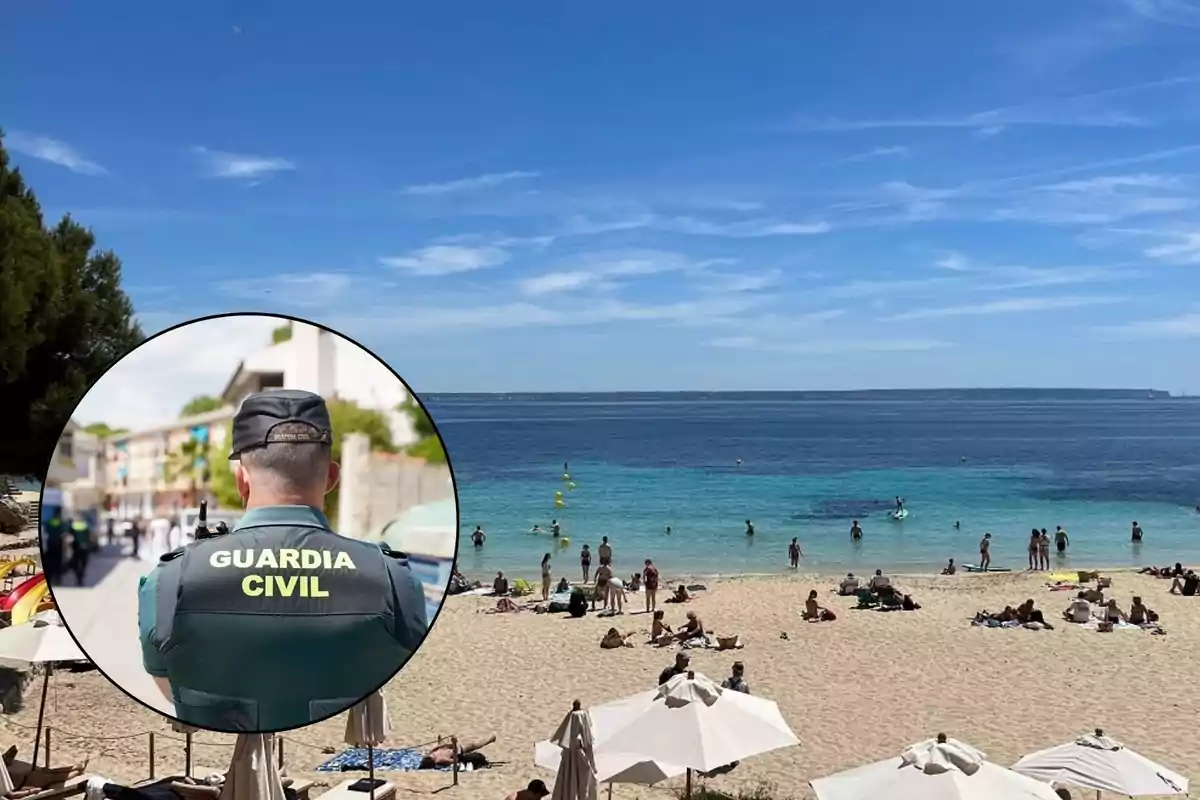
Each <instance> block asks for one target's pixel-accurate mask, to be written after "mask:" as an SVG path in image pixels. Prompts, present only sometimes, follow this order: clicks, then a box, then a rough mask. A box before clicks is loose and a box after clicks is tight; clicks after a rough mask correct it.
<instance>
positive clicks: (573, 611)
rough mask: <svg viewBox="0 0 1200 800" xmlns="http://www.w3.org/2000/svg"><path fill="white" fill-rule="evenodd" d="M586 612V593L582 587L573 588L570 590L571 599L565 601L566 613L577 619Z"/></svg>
mask: <svg viewBox="0 0 1200 800" xmlns="http://www.w3.org/2000/svg"><path fill="white" fill-rule="evenodd" d="M587 612H588V601H587V595H585V594H584V593H583V590H582V589H573V590H572V591H571V599H570V600H569V601H567V613H568V614H570V615H571V616H572V617H575V618H576V619H579V618H580V617H582V616H584V615H586V614H587Z"/></svg>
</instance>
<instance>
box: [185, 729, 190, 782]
mask: <svg viewBox="0 0 1200 800" xmlns="http://www.w3.org/2000/svg"><path fill="white" fill-rule="evenodd" d="M183 774H184V775H186V776H187V777H189V778H190V777H192V731H191V729H188V731H187V732H186V733H185V734H184V740H183Z"/></svg>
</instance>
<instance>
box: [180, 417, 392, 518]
mask: <svg viewBox="0 0 1200 800" xmlns="http://www.w3.org/2000/svg"><path fill="white" fill-rule="evenodd" d="M327 405H328V406H329V421H330V423H331V424H332V426H333V460H334V461H337V462H340V461H341V460H342V440H343V439H345V437H346V436H347V434H351V433H365V434H366V435H367V438H368V439H370V441H371V449H372V450H373V451H376V452H385V453H394V452H396V446H395V445H394V444H393V443H392V430H391V428H390V427H388V422H387V418H386V417H385V416H384V415H383V414H382V413H380V412H379V411H376V410H374V409H369V408H362V407H360V406H359V405H357V404H356V403H353V402H351V401H349V400H329V401H328V403H327ZM232 425H233V423H230V427H229V429H227V430H226V434H225V437H226V438H225V441H226V442H232V441H233V439H232ZM227 455H228V453H215V454H213V458H212V459H211V463H210V466H209V470H210V483H209V491H210V492H212V494H213V497H214V498H216V501H217V502H218V503H219V504H220V505H221V506H223V507H225V508H237V507H238V506H240V505H241V502H242V500H241V497H240V496H239V495H238V491H237V482H236V481H235V480H234V477H233V469H232V467H231V465H230V462H229V460H228V459H227V458H226V456H227ZM184 457H186V456H184ZM337 512H338V490H337V489H336V488H335V489H334V490H333V491H332V492H330V493H329V495H328V496H327V497H326V498H325V514H326V516H328V517H329V518H330V519H331V520H334V521H335V522H336V520H337Z"/></svg>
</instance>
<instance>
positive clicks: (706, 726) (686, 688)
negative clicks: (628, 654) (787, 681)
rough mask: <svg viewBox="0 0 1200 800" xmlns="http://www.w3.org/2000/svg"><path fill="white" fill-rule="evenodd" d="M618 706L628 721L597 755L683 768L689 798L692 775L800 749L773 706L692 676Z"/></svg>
mask: <svg viewBox="0 0 1200 800" xmlns="http://www.w3.org/2000/svg"><path fill="white" fill-rule="evenodd" d="M647 701H648V702H647ZM622 703H623V704H624V710H625V712H626V713H627V716H626V717H625V718H624V719H622V721H621V722H620V723H619V724H617V725H615V726H614V728H615V729H614V730H613V732H612V734H611V735H610V736H608V737H607V738H606V739H605V740H604V741H603V742H600V743H598V744H597V746H596V753H597V756H600V755H606V754H610V753H619V754H624V755H627V756H637V757H638V758H639V761H653V762H655V763H658V764H673V765H677V766H679V767H683V768H684V770H685V771H686V775H687V795H688V796H691V784H692V771H693V770H699V771H700V772H710V771H712V770H715V769H717V768H719V767H725V766H728V765H730V764H732V763H733V762H735V761H741V760H742V759H744V758H749V757H750V756H756V755H760V754H762V753H767V752H770V751H772V750H778V749H779V748H781V747H791V746H793V745H797V744H800V740H799V739H798V738H796V734H795V733H793V732H792V729H791V728H789V727H788V724H787V722H785V721H784V719H783V715H782V714H780V713H779V706H778V705H776V704H775V703H774V702H772V701H770V700H766V699H764V698H761V697H753V696H751V695H748V694H743V693H742V692H733V691H726V690H724V689H722V688H721V687H720V686H718V685H717V684H715V683H713V682H712V681H711V680H709V679H708V678H706V677H704V676H703V675H700V674H698V673H695V672H688V673H686V674H683V675H676V676H675V677H673V678H671V680H669V681H667V683H665V684H663V685H662V686H660V687H658V689H655V690H653V691H652V692H644V693H642V694H640V695H635V696H634V697H632V698H629V699H628V700H625V701H622ZM634 708H637V710H636V711H634V710H633V709H634ZM595 711H596V709H593V713H594V712H595Z"/></svg>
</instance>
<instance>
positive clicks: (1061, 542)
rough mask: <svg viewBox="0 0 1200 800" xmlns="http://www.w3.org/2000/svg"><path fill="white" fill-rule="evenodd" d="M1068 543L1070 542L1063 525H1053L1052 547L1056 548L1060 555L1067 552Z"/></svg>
mask: <svg viewBox="0 0 1200 800" xmlns="http://www.w3.org/2000/svg"><path fill="white" fill-rule="evenodd" d="M1070 543H1071V540H1070V539H1068V538H1067V532H1066V531H1064V530H1063V526H1062V525H1055V526H1054V547H1055V548H1056V549H1057V550H1058V554H1059V555H1060V556H1061V555H1062V554H1063V553H1065V552H1067V545H1068V544H1070Z"/></svg>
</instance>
